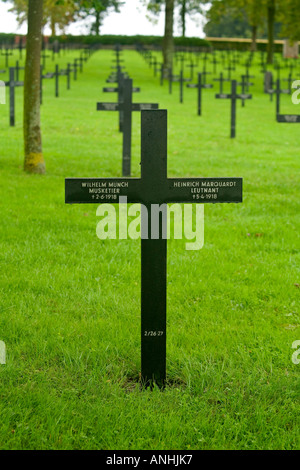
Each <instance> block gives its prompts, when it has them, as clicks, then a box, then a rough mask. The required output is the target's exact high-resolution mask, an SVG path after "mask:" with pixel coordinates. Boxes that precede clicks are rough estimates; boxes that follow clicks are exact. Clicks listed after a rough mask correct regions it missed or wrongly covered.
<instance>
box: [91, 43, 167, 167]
mask: <svg viewBox="0 0 300 470" xmlns="http://www.w3.org/2000/svg"><path fill="white" fill-rule="evenodd" d="M115 52H116V58H115V59H114V62H116V64H115V65H113V66H112V68H113V69H114V70H113V73H112V74H111V75H110V77H109V78H108V79H107V83H111V84H117V86H116V87H105V88H103V92H105V93H117V96H118V101H117V102H109V103H107V102H105V103H103V102H99V103H97V111H118V112H119V131H120V132H122V133H123V145H122V175H123V176H130V175H131V136H132V112H133V111H141V110H142V109H158V107H159V105H158V104H157V103H133V93H139V92H140V88H137V87H133V80H132V79H131V78H130V77H129V75H128V74H127V73H126V72H125V71H124V70H123V66H122V62H123V61H122V59H121V50H120V48H116V51H115Z"/></svg>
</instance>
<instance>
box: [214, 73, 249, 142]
mask: <svg viewBox="0 0 300 470" xmlns="http://www.w3.org/2000/svg"><path fill="white" fill-rule="evenodd" d="M216 98H217V99H229V100H231V125H230V137H231V138H232V139H234V138H235V136H236V100H237V99H241V100H250V99H252V95H250V94H246V93H237V82H236V80H232V82H231V94H224V93H219V94H217V95H216Z"/></svg>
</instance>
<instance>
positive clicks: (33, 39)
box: [24, 0, 45, 173]
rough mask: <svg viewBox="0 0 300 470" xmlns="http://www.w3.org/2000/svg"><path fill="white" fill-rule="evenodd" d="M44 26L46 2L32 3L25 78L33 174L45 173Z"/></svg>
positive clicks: (28, 163)
mask: <svg viewBox="0 0 300 470" xmlns="http://www.w3.org/2000/svg"><path fill="white" fill-rule="evenodd" d="M42 25H43V0H29V1H28V34H27V45H26V48H27V51H26V63H25V78H24V150H25V159H24V170H25V171H28V172H30V173H45V162H44V158H43V153H42V137H41V124H40V57H41V46H42Z"/></svg>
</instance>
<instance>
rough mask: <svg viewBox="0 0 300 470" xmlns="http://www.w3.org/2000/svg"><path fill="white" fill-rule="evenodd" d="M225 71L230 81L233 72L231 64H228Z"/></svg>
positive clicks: (233, 68)
mask: <svg viewBox="0 0 300 470" xmlns="http://www.w3.org/2000/svg"><path fill="white" fill-rule="evenodd" d="M225 70H227V71H228V75H227V78H228V80H231V72H233V71H234V70H235V67H232V65H231V63H229V65H228V67H225Z"/></svg>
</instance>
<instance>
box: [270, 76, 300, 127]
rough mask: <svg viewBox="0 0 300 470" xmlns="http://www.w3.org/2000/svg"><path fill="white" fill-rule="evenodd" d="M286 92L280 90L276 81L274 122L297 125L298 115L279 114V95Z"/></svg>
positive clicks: (299, 120) (299, 119) (299, 117)
mask: <svg viewBox="0 0 300 470" xmlns="http://www.w3.org/2000/svg"><path fill="white" fill-rule="evenodd" d="M286 91H288V90H280V80H279V79H278V80H277V86H276V92H275V93H276V120H277V122H280V123H283V122H285V123H289V124H292V123H298V122H300V115H298V114H280V94H281V93H283V92H286Z"/></svg>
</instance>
